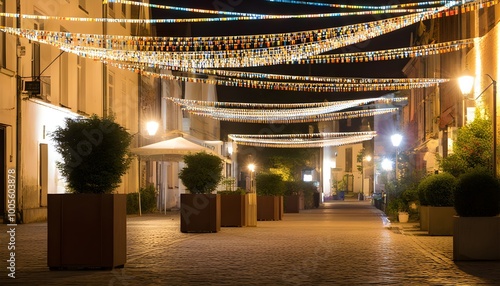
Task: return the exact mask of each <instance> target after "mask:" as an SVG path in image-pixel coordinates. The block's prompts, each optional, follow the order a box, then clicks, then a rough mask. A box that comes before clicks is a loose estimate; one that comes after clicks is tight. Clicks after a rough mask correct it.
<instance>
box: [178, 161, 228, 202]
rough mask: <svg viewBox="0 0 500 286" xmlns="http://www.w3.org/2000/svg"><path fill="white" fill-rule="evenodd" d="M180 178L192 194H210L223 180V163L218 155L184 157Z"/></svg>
mask: <svg viewBox="0 0 500 286" xmlns="http://www.w3.org/2000/svg"><path fill="white" fill-rule="evenodd" d="M184 163H186V167H184V168H183V169H182V170H181V171H180V172H179V178H180V179H181V180H182V183H183V184H184V186H186V188H187V189H188V190H189V191H190V192H191V193H192V194H210V193H211V192H213V191H214V190H215V189H216V188H217V185H218V184H219V182H220V181H221V179H222V169H223V165H222V163H223V161H222V159H221V158H219V157H218V156H216V155H212V154H208V153H206V152H199V153H195V154H189V155H185V156H184Z"/></svg>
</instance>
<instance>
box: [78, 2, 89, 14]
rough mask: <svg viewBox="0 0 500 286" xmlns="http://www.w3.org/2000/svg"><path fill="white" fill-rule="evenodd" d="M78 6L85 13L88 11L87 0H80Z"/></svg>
mask: <svg viewBox="0 0 500 286" xmlns="http://www.w3.org/2000/svg"><path fill="white" fill-rule="evenodd" d="M78 7H79V8H80V9H82V10H83V11H84V12H85V13H87V14H88V12H87V0H78Z"/></svg>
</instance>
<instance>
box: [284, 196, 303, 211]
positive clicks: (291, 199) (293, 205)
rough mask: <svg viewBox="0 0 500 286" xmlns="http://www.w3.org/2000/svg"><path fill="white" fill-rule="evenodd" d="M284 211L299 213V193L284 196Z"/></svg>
mask: <svg viewBox="0 0 500 286" xmlns="http://www.w3.org/2000/svg"><path fill="white" fill-rule="evenodd" d="M284 200H285V213H299V211H300V195H290V196H285V198H284Z"/></svg>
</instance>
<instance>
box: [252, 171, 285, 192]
mask: <svg viewBox="0 0 500 286" xmlns="http://www.w3.org/2000/svg"><path fill="white" fill-rule="evenodd" d="M255 182H256V184H257V194H258V195H261V196H282V195H283V194H284V193H285V183H284V182H283V179H282V178H281V176H280V175H277V174H269V173H259V174H257V176H256V178H255Z"/></svg>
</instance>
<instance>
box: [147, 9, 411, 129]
mask: <svg viewBox="0 0 500 286" xmlns="http://www.w3.org/2000/svg"><path fill="white" fill-rule="evenodd" d="M153 2H154V1H153ZM166 2H168V3H166ZM311 2H314V1H311ZM316 2H318V1H316ZM323 2H328V3H336V4H362V5H391V4H396V3H402V2H399V1H369V2H368V1H346V0H337V1H323ZM404 2H410V1H404ZM156 3H158V4H163V5H170V6H180V7H190V8H204V9H211V10H226V11H237V12H252V13H263V14H308V13H325V12H340V10H336V9H330V8H325V7H314V6H308V5H293V4H284V3H272V2H267V1H265V0H202V1H200V0H196V1H194V0H175V1H156ZM342 11H346V10H342ZM153 13H154V14H153V17H154V18H179V17H188V18H192V17H205V16H206V15H203V14H194V13H185V12H172V11H170V10H158V9H153ZM394 16H399V15H393V14H386V15H373V16H363V17H337V18H323V19H290V20H252V21H232V22H215V23H194V24H190V25H189V26H188V25H187V24H161V25H158V26H157V33H158V35H161V36H216V35H244V34H268V33H281V32H296V31H303V30H312V29H320V28H331V27H337V26H343V25H347V24H351V23H360V22H367V21H376V20H380V19H382V18H390V17H394ZM210 17H213V16H210ZM415 29H416V27H415V25H413V26H410V27H408V28H405V29H402V30H399V31H396V32H392V33H389V34H387V35H384V36H380V37H377V38H375V39H371V40H368V41H365V42H362V43H359V44H357V45H353V46H348V47H344V48H341V49H339V50H335V51H332V52H333V53H345V52H357V51H370V50H379V49H388V48H398V47H408V46H410V42H411V34H412V32H414V31H415ZM407 62H408V59H406V60H394V61H380V62H370V63H351V64H313V65H279V66H267V67H257V68H246V69H244V70H246V71H256V72H266V73H279V74H296V75H321V76H335V77H374V78H382V77H387V78H401V77H404V74H403V72H402V69H403V67H404V66H405V65H406V63H407ZM217 94H218V99H219V101H236V102H318V101H325V100H328V101H337V100H348V99H358V98H367V97H378V96H381V95H384V94H385V93H379V92H363V93H308V92H294V91H272V90H264V89H262V90H260V89H247V88H236V87H224V86H218V87H217ZM242 126H243V128H242ZM259 128H263V127H262V125H259V124H242V123H228V122H221V130H222V133H223V135H225V134H228V133H246V132H245V131H247V132H248V133H253V132H255V130H258V129H259ZM303 128H304V127H300V125H298V126H291V127H289V128H288V129H290V130H296V129H302V131H301V132H307V131H306V130H303ZM297 131H298V130H297Z"/></svg>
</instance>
